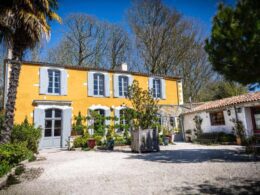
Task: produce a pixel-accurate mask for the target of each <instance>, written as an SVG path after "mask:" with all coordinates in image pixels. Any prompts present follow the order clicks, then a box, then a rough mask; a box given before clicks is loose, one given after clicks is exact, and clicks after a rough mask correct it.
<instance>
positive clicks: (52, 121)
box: [43, 109, 62, 148]
mask: <svg viewBox="0 0 260 195" xmlns="http://www.w3.org/2000/svg"><path fill="white" fill-rule="evenodd" d="M61 113H62V111H61V110H59V109H47V110H45V127H44V132H43V147H44V148H54V147H61V131H62V127H61V121H62V117H61Z"/></svg>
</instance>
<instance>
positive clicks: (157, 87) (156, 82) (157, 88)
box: [153, 79, 161, 98]
mask: <svg viewBox="0 0 260 195" xmlns="http://www.w3.org/2000/svg"><path fill="white" fill-rule="evenodd" d="M153 97H154V98H161V80H160V79H153Z"/></svg>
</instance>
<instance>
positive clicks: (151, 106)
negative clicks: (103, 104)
mask: <svg viewBox="0 0 260 195" xmlns="http://www.w3.org/2000/svg"><path fill="white" fill-rule="evenodd" d="M128 99H129V100H130V101H131V104H132V106H133V109H127V113H126V116H127V117H129V118H130V119H131V123H132V125H133V126H134V127H135V128H136V129H137V128H139V127H140V128H142V129H148V128H153V127H155V126H156V124H157V123H156V121H157V116H156V114H157V111H158V100H157V99H155V98H153V96H152V92H151V91H148V90H143V89H142V88H141V87H140V86H139V82H138V81H136V80H134V81H133V84H132V86H131V87H129V90H128Z"/></svg>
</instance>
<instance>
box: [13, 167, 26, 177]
mask: <svg viewBox="0 0 260 195" xmlns="http://www.w3.org/2000/svg"><path fill="white" fill-rule="evenodd" d="M24 171H25V167H24V166H23V165H21V166H18V167H17V168H16V169H15V172H14V174H15V175H21V174H22V173H23V172H24Z"/></svg>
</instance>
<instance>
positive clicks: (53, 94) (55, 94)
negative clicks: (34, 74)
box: [40, 93, 65, 96]
mask: <svg viewBox="0 0 260 195" xmlns="http://www.w3.org/2000/svg"><path fill="white" fill-rule="evenodd" d="M40 95H49V96H65V95H61V94H58V93H46V94H40Z"/></svg>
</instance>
